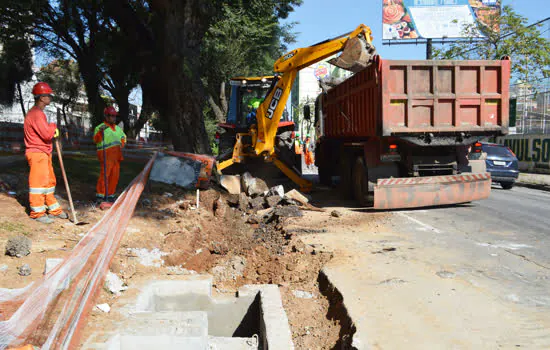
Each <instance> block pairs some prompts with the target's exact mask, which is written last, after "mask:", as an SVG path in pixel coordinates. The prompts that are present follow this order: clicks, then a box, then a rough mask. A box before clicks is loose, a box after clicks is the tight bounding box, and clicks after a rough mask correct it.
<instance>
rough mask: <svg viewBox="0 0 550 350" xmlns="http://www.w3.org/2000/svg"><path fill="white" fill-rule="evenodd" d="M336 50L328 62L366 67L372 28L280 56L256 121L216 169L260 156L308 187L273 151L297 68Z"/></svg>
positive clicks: (361, 27) (352, 67)
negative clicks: (334, 56)
mask: <svg viewBox="0 0 550 350" xmlns="http://www.w3.org/2000/svg"><path fill="white" fill-rule="evenodd" d="M339 52H342V54H341V55H340V56H339V57H337V58H335V59H332V60H330V61H329V63H331V64H333V65H335V66H337V67H340V68H343V69H346V70H350V71H353V72H357V71H359V70H361V69H363V68H365V67H366V66H367V65H368V64H369V63H370V62H371V60H372V57H373V56H374V55H375V49H374V46H373V45H372V32H371V29H370V28H369V27H367V26H365V25H364V24H361V25H359V26H358V27H357V28H356V29H355V30H354V31H352V32H349V33H346V34H343V35H339V36H338V37H336V38H333V39H329V40H325V41H323V42H320V43H318V44H315V45H312V46H309V47H306V48H300V49H295V50H293V51H290V52H288V53H287V54H285V55H283V56H282V57H281V58H279V59H278V60H277V61H276V62H275V65H274V71H275V72H276V73H278V74H277V75H276V77H275V79H276V81H274V84H273V87H272V88H271V89H270V90H269V92H268V94H267V96H266V97H265V99H264V101H263V102H262V103H261V104H260V106H259V107H258V108H257V110H256V121H257V123H256V125H253V126H252V127H251V128H250V129H249V130H248V132H247V133H239V134H237V136H236V142H235V146H234V148H233V154H232V157H231V158H230V159H228V160H225V161H223V162H221V163H218V166H217V167H218V170H223V169H225V168H227V167H229V166H231V165H232V164H234V163H241V162H243V161H244V159H245V158H246V157H253V156H256V157H257V156H263V157H264V158H265V159H266V160H267V161H271V162H272V163H273V164H275V166H277V167H278V168H279V169H280V170H281V171H282V172H283V173H284V174H285V175H287V176H288V177H289V178H290V179H291V180H292V181H294V182H295V183H296V184H298V185H299V186H300V189H301V190H302V191H304V192H307V191H309V189H310V188H311V183H310V182H308V181H306V180H304V179H302V178H301V177H300V176H299V175H298V174H297V173H295V172H294V170H292V169H291V168H290V167H289V166H288V165H286V164H285V163H283V162H282V161H281V160H279V159H278V157H277V154H276V152H275V141H276V136H277V129H278V128H279V121H280V120H281V117H282V115H283V111H284V109H285V105H286V101H287V100H288V96H289V95H290V91H291V90H292V86H293V84H294V81H295V80H296V75H297V74H298V71H299V70H301V69H303V68H306V67H308V66H311V65H312V64H315V63H317V62H319V61H321V60H323V59H325V58H327V57H330V56H332V55H334V54H336V53H339ZM245 140H250V141H251V143H250V144H248V143H246V142H245Z"/></svg>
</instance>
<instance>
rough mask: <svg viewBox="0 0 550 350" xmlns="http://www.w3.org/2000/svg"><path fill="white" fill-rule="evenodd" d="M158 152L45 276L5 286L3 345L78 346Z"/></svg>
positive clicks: (0, 302)
mask: <svg viewBox="0 0 550 350" xmlns="http://www.w3.org/2000/svg"><path fill="white" fill-rule="evenodd" d="M155 158H156V154H155V155H154V156H153V157H152V159H151V160H150V161H149V162H148V163H147V165H146V166H145V168H144V169H143V171H142V172H141V173H140V174H139V175H138V176H137V177H136V178H135V179H134V180H133V181H132V183H131V184H130V185H128V187H127V188H126V190H125V191H124V192H123V193H122V194H121V195H120V197H119V198H118V200H117V201H116V202H115V203H114V205H113V206H112V207H111V209H110V210H109V211H108V212H107V213H106V214H105V215H104V216H103V218H102V219H101V220H100V221H99V222H98V223H97V224H95V225H94V226H93V227H92V228H91V229H90V231H88V233H86V235H85V236H84V237H82V239H81V240H80V242H79V243H78V244H77V245H76V246H75V247H74V249H73V251H72V252H71V254H70V255H69V256H68V257H67V258H66V259H65V260H64V261H63V262H62V263H60V264H59V265H57V266H56V267H55V268H54V269H52V270H51V271H50V272H49V273H48V274H46V275H45V276H43V277H42V279H41V280H40V281H37V282H34V283H32V284H30V285H28V286H27V287H25V288H21V289H3V288H0V349H6V348H11V347H17V346H22V345H25V344H32V345H34V346H37V347H41V348H42V349H74V348H76V347H77V346H78V341H79V335H80V333H81V331H82V328H83V326H84V324H85V320H86V316H87V315H88V313H89V312H90V310H91V308H92V307H93V302H94V298H95V296H96V294H97V292H98V291H99V289H100V288H101V285H102V282H103V280H104V278H105V275H106V273H107V271H108V269H109V264H110V263H111V260H112V259H113V257H114V255H115V254H116V251H117V250H118V248H119V245H120V241H121V240H122V237H123V235H124V231H125V230H126V227H127V225H128V222H129V220H130V218H131V217H132V215H133V212H134V209H135V207H136V204H137V201H138V199H139V197H140V195H141V193H142V192H143V188H144V186H145V184H146V183H147V179H148V177H149V173H150V171H151V167H152V165H153V162H154V161H155Z"/></svg>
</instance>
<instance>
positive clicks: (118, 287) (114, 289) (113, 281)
mask: <svg viewBox="0 0 550 350" xmlns="http://www.w3.org/2000/svg"><path fill="white" fill-rule="evenodd" d="M105 288H106V289H107V290H108V291H109V292H111V293H113V294H114V295H120V292H122V291H125V290H126V289H128V287H126V286H125V284H124V282H123V281H122V280H121V279H120V277H118V276H117V275H116V274H114V273H112V272H111V271H109V272H108V273H107V277H105Z"/></svg>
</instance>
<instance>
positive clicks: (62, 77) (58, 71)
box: [36, 59, 84, 107]
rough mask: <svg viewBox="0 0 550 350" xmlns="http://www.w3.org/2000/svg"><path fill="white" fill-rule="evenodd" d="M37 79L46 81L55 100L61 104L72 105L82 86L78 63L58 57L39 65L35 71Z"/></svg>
mask: <svg viewBox="0 0 550 350" xmlns="http://www.w3.org/2000/svg"><path fill="white" fill-rule="evenodd" d="M36 76H37V78H38V80H40V81H45V82H47V83H48V84H49V85H50V86H51V88H52V89H53V91H54V92H55V100H56V102H59V103H60V104H62V105H63V106H67V107H72V106H73V105H74V104H75V103H76V101H77V99H78V95H79V94H80V91H81V90H82V89H83V88H84V86H83V84H82V80H81V79H80V74H79V71H78V65H77V64H76V62H75V61H73V60H67V59H58V60H54V61H52V62H51V63H50V64H48V65H47V66H44V67H41V68H40V71H39V72H37V73H36Z"/></svg>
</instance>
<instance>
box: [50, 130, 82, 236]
mask: <svg viewBox="0 0 550 350" xmlns="http://www.w3.org/2000/svg"><path fill="white" fill-rule="evenodd" d="M55 149H56V150H57V156H58V157H59V165H60V167H61V173H62V174H63V181H64V182H65V190H66V191H67V197H69V205H70V206H71V214H73V224H75V225H87V224H88V223H87V222H79V221H78V219H77V218H76V212H75V211H74V205H73V198H72V196H71V189H70V188H69V181H67V174H66V173H65V166H64V165H63V157H62V156H61V147H60V146H59V138H56V139H55Z"/></svg>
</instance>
